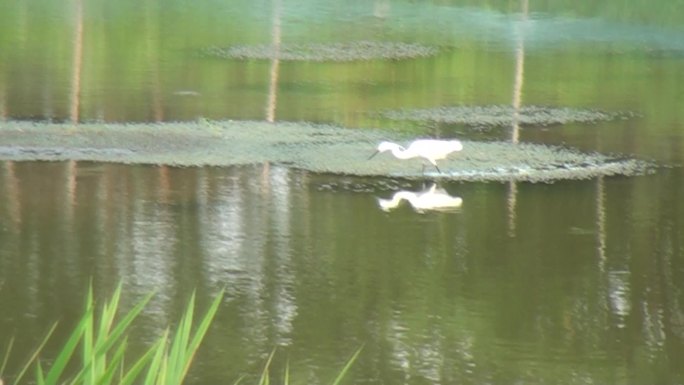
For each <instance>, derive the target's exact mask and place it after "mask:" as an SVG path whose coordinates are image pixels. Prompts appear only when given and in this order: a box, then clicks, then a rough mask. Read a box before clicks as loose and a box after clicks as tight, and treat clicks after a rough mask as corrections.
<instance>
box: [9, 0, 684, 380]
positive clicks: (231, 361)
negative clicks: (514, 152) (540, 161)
mask: <svg viewBox="0 0 684 385" xmlns="http://www.w3.org/2000/svg"><path fill="white" fill-rule="evenodd" d="M681 7H682V5H681V4H680V3H677V2H666V1H661V2H656V3H653V2H645V1H644V2H640V1H637V2H632V3H631V4H630V5H625V4H623V2H617V1H608V2H601V3H597V4H585V5H577V4H576V3H575V2H562V1H560V2H553V3H544V4H538V3H536V2H533V1H530V2H529V3H528V2H525V1H522V2H520V3H518V2H508V1H505V2H503V1H502V2H491V3H489V5H487V6H484V5H481V4H480V3H479V2H457V1H447V2H444V1H440V2H420V3H414V2H405V1H375V2H367V1H351V2H328V1H323V2H321V1H315V2H309V1H296V2H294V1H289V0H281V1H278V0H276V1H274V2H273V3H271V2H266V1H259V2H252V1H233V2H230V3H220V2H214V1H201V2H193V3H185V2H180V1H171V2H168V1H163V2H162V1H147V2H132V1H130V2H129V1H119V2H103V1H96V0H83V1H74V2H73V3H69V4H57V3H55V2H49V1H42V0H31V1H24V2H9V1H5V2H0V119H2V120H31V121H38V122H50V121H52V122H67V123H73V124H79V123H85V122H102V123H108V122H168V121H197V120H198V119H205V118H208V119H222V120H223V119H233V120H247V119H250V120H263V121H280V122H282V121H306V122H316V123H326V124H334V125H338V126H342V127H347V128H350V129H358V130H362V129H364V128H369V127H381V128H383V129H387V130H396V131H397V132H400V133H401V134H402V135H414V136H432V137H459V138H462V139H464V140H478V141H492V140H504V141H512V142H519V143H537V144H552V145H561V146H566V147H569V148H572V149H579V150H582V151H586V152H600V153H602V154H614V156H616V157H620V156H630V157H635V158H637V159H644V160H649V161H654V162H656V163H657V164H659V165H660V166H661V167H659V168H657V169H656V170H655V172H654V173H652V174H647V175H640V176H633V177H599V178H594V179H587V180H579V181H557V182H555V183H552V184H539V183H526V182H501V183H499V182H490V183H470V182H468V183H466V182H443V183H441V184H440V186H439V187H440V188H442V189H444V191H445V192H446V193H448V194H449V195H450V196H452V197H460V198H461V199H462V203H461V205H460V207H459V208H456V209H453V210H447V211H429V210H428V211H426V210H423V211H417V210H415V209H414V208H413V207H412V206H411V205H410V204H409V202H406V201H404V202H402V204H400V205H399V206H398V207H397V208H394V209H392V210H389V211H385V210H383V209H382V208H381V207H380V206H379V204H378V198H383V199H388V198H391V197H392V196H393V195H394V194H395V193H396V192H398V191H402V190H405V191H410V192H419V191H422V190H424V189H425V188H426V187H429V185H430V181H425V182H423V181H421V180H411V181H407V180H403V179H400V178H391V177H351V176H348V175H339V174H329V173H314V172H308V171H303V170H297V169H293V168H288V167H285V166H283V165H276V164H271V163H269V162H265V163H255V164H248V165H243V166H234V167H203V168H173V167H165V166H149V165H148V166H143V165H137V166H134V165H131V166H125V165H117V164H108V163H94V162H81V161H78V162H77V161H67V162H15V161H2V162H0V308H1V309H2V311H0V348H1V347H2V346H5V345H6V344H7V342H8V340H9V338H10V337H11V336H15V338H16V339H17V344H16V347H15V352H16V356H13V357H12V359H11V360H10V363H9V366H10V367H9V369H12V368H16V367H18V365H19V363H20V361H21V359H23V357H26V356H27V355H28V353H29V351H30V350H31V349H32V348H33V347H35V346H36V345H37V343H38V341H39V340H40V336H41V335H42V334H43V333H44V332H45V331H46V330H47V329H48V327H49V326H50V325H51V324H52V322H54V321H56V320H59V321H60V324H61V325H63V327H64V328H63V329H59V331H58V333H57V335H56V336H55V341H54V342H53V343H52V344H51V345H49V346H48V347H47V353H48V354H49V353H50V352H54V349H55V348H56V347H57V345H58V340H59V339H60V338H64V337H65V335H64V333H65V332H66V328H67V327H68V326H69V325H70V324H73V322H74V320H75V319H76V318H77V317H78V315H79V314H80V312H81V308H82V303H83V300H84V297H85V292H86V288H87V285H88V282H90V281H91V280H92V282H93V284H94V286H95V290H96V294H97V295H98V296H99V298H102V297H105V296H106V295H107V294H108V293H110V292H111V290H112V288H113V287H115V286H116V284H117V283H118V282H119V281H121V282H123V285H124V298H125V304H124V305H125V306H131V305H132V304H133V303H134V302H135V301H136V300H138V299H140V298H142V297H143V296H144V295H145V294H147V293H148V292H150V291H156V293H157V294H156V296H155V297H154V299H153V300H152V302H151V304H150V306H149V307H148V308H147V309H146V310H145V312H144V313H143V316H142V318H141V320H140V321H141V322H140V323H139V324H138V326H137V327H136V329H135V330H134V333H136V335H137V336H139V337H140V338H137V339H135V342H134V343H135V346H134V348H135V349H137V348H142V347H143V346H145V343H146V342H147V341H149V340H151V338H152V336H155V335H159V334H160V333H161V332H162V330H163V328H164V327H166V326H167V325H168V324H172V323H173V322H175V320H176V319H178V316H179V314H180V312H181V311H182V309H183V307H184V305H185V303H186V300H187V298H188V297H189V295H190V292H191V291H192V290H197V291H198V294H199V299H200V301H199V305H200V306H201V307H202V306H206V305H207V304H208V302H209V300H210V298H211V296H212V295H214V294H216V293H217V292H218V291H219V290H221V289H222V288H225V289H226V297H225V299H224V302H223V303H222V306H221V308H220V310H219V314H218V316H217V319H216V322H215V323H214V324H213V326H212V328H211V330H210V334H209V336H208V338H207V340H206V342H205V344H204V345H203V347H202V350H201V352H200V354H199V355H198V357H197V361H196V365H195V366H194V367H193V370H192V371H191V378H190V381H189V383H192V384H206V383H211V384H216V383H233V382H234V381H235V380H236V379H237V378H238V377H239V376H240V375H241V374H244V373H250V374H254V375H256V374H257V373H259V371H260V369H261V367H262V365H263V364H264V362H265V359H266V357H267V355H268V353H269V352H270V351H271V350H272V349H273V347H275V346H278V347H279V348H278V349H279V350H278V353H277V354H276V362H275V363H274V373H277V372H278V371H279V370H282V368H283V367H284V364H285V361H286V360H288V359H289V362H290V368H291V370H292V371H293V373H292V376H293V380H294V382H302V383H304V382H306V383H328V382H330V380H331V379H332V378H334V375H335V373H336V371H337V370H338V369H339V368H340V367H341V366H342V365H343V363H344V361H345V360H346V359H347V358H348V357H349V356H350V355H351V354H352V353H353V352H354V351H355V350H356V349H357V348H358V347H359V346H361V345H363V346H364V350H363V352H362V354H361V356H360V357H359V360H358V361H357V363H356V364H355V365H354V367H353V370H352V372H351V373H350V377H349V381H350V382H355V383H372V384H397V383H406V384H435V383H441V384H484V383H532V384H536V383H538V384H546V383H560V384H586V383H601V384H653V383H662V384H678V383H682V382H684V369H682V367H681V365H680V363H681V362H683V361H684V309H683V305H682V303H683V301H684V295H683V294H682V293H684V284H683V282H684V248H683V246H682V245H683V244H684V227H683V224H682V219H681V218H684V205H683V204H682V203H681V202H682V199H681V197H682V193H683V190H684V173H683V172H682V169H681V168H680V165H681V163H682V159H684V157H683V155H684V151H683V149H684V135H683V134H682V133H684V126H683V125H682V122H684V113H683V112H682V109H681V105H682V102H684V93H683V92H684V91H682V90H684V88H682V84H684V72H683V71H682V68H684V67H683V65H684V55H683V54H682V53H683V50H684V47H683V44H684V43H683V42H684V30H683V29H682V28H681V25H682V22H684V20H682V15H684V10H682V8H681ZM364 40H366V41H367V40H373V41H396V42H404V43H416V44H421V45H424V46H429V47H436V48H437V49H438V52H437V53H436V54H435V55H432V56H428V57H419V58H414V59H407V60H366V61H353V62H330V61H328V62H316V63H312V62H302V61H290V62H285V61H282V62H277V63H275V61H274V60H226V59H219V58H215V57H207V56H203V55H202V52H203V50H204V49H206V48H207V47H212V46H221V47H226V46H231V45H252V44H253V45H269V44H277V43H278V41H280V42H284V43H289V44H314V43H315V44H325V43H338V42H342V43H344V42H354V41H364ZM492 105H511V106H513V108H514V109H520V108H523V107H524V106H550V107H554V108H574V109H591V110H598V111H605V112H608V113H617V112H628V113H629V114H628V118H626V119H615V120H609V121H600V122H593V123H581V122H574V123H573V122H570V123H567V124H562V125H550V126H543V125H534V124H532V125H522V126H520V125H516V124H515V122H514V124H512V125H511V126H510V127H508V126H505V127H489V128H485V129H482V127H479V128H478V127H471V126H469V125H467V124H450V123H441V122H429V121H428V122H425V121H401V120H400V121H395V120H389V119H386V118H384V117H383V116H382V111H387V110H401V109H431V108H438V107H442V106H484V107H486V106H492ZM0 124H3V123H1V122H0ZM274 127H275V126H274ZM65 134H66V135H68V134H69V133H68V132H67V133H65ZM273 135H274V136H277V135H278V133H277V132H274V133H273ZM271 139H272V138H271ZM0 145H1V144H0ZM0 350H2V349H0ZM10 372H11V370H10Z"/></svg>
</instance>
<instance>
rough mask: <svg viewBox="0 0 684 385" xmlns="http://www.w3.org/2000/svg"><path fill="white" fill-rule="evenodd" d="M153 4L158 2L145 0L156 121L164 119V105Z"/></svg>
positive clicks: (151, 86)
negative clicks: (153, 19)
mask: <svg viewBox="0 0 684 385" xmlns="http://www.w3.org/2000/svg"><path fill="white" fill-rule="evenodd" d="M153 4H157V2H152V1H146V2H145V12H146V20H145V23H144V24H145V27H146V28H145V29H146V32H145V43H146V45H147V49H146V51H147V52H146V53H147V62H148V63H149V66H150V68H149V73H150V76H151V78H152V79H151V82H150V88H151V90H150V92H151V94H152V115H153V119H154V121H155V122H161V121H163V120H164V106H163V101H162V92H161V80H160V76H159V55H158V53H159V51H158V47H159V34H158V32H157V31H158V28H155V26H157V25H159V22H158V21H156V20H155V21H152V18H153V15H154V12H153V11H154V9H153V8H152V6H153Z"/></svg>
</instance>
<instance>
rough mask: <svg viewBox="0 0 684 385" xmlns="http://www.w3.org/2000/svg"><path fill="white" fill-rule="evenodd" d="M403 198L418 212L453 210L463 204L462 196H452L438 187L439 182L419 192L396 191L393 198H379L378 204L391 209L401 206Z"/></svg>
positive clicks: (388, 209) (385, 209)
mask: <svg viewBox="0 0 684 385" xmlns="http://www.w3.org/2000/svg"><path fill="white" fill-rule="evenodd" d="M402 200H406V201H408V202H409V203H410V204H411V206H412V207H413V209H414V210H416V211H418V212H424V211H429V210H435V211H451V210H456V209H458V208H460V207H461V205H462V204H463V199H461V197H455V196H451V195H449V193H448V192H446V190H444V189H443V188H441V187H439V188H438V187H437V184H434V183H433V184H432V186H430V188H427V189H425V190H422V191H419V192H413V191H406V190H402V191H397V192H395V193H394V195H393V196H392V199H382V198H378V206H380V208H381V209H383V210H384V211H390V210H392V209H394V208H396V207H397V206H399V204H400V203H401V201H402Z"/></svg>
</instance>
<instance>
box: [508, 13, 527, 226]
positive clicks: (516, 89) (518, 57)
mask: <svg viewBox="0 0 684 385" xmlns="http://www.w3.org/2000/svg"><path fill="white" fill-rule="evenodd" d="M521 9H522V11H521V19H520V21H519V23H518V24H517V25H518V26H520V27H524V26H525V23H526V22H527V17H528V13H529V3H528V0H522V2H521ZM523 33H524V32H523V31H517V37H518V41H517V46H516V49H515V77H514V82H513V103H512V104H513V127H512V129H511V143H513V144H518V142H519V141H520V107H521V105H522V90H523V83H524V80H525V39H524V36H523ZM517 196H518V186H517V182H514V181H511V182H508V198H507V207H508V235H509V236H510V237H514V236H515V229H516V217H517V215H516V205H517V200H518V198H517Z"/></svg>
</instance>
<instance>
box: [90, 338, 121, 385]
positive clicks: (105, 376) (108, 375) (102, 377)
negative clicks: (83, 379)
mask: <svg viewBox="0 0 684 385" xmlns="http://www.w3.org/2000/svg"><path fill="white" fill-rule="evenodd" d="M127 347H128V344H127V343H126V341H125V340H124V341H123V342H122V343H121V344H119V346H118V348H117V349H116V350H115V351H114V354H113V355H112V358H111V360H109V362H107V365H106V366H105V367H104V368H102V369H101V370H102V372H98V373H97V374H98V379H97V383H96V384H97V385H109V384H112V383H113V381H112V380H113V379H114V376H115V375H116V373H118V372H119V370H120V368H121V366H122V365H123V358H124V354H125V353H126V348H127Z"/></svg>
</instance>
